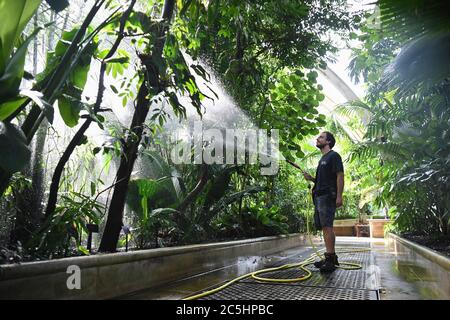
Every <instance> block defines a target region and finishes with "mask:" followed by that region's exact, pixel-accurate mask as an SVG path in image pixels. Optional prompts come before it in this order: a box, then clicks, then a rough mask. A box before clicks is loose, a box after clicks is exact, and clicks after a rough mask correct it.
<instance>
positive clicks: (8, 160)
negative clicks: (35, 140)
mask: <svg viewBox="0 0 450 320" xmlns="http://www.w3.org/2000/svg"><path fill="white" fill-rule="evenodd" d="M0 153H1V157H0V168H1V169H3V170H5V171H6V172H8V173H14V172H17V171H20V170H22V169H23V168H24V167H25V165H26V164H27V163H28V161H29V160H30V157H31V151H30V149H29V148H28V145H27V139H26V137H25V135H24V134H23V132H22V130H20V129H19V127H17V126H16V125H14V124H12V123H5V122H2V121H0Z"/></svg>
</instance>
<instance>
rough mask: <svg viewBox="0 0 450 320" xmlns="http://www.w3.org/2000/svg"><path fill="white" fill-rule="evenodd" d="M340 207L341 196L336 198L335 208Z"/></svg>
mask: <svg viewBox="0 0 450 320" xmlns="http://www.w3.org/2000/svg"><path fill="white" fill-rule="evenodd" d="M340 207H342V196H338V197H337V198H336V208H340Z"/></svg>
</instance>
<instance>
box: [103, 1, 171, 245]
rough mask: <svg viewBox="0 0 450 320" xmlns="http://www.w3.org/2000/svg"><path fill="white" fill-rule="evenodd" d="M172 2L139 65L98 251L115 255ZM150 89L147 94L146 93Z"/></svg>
mask: <svg viewBox="0 0 450 320" xmlns="http://www.w3.org/2000/svg"><path fill="white" fill-rule="evenodd" d="M174 5H175V0H166V1H165V3H164V10H163V14H162V21H161V22H160V28H158V32H157V34H156V35H154V37H153V39H154V41H153V46H152V54H151V55H150V56H142V57H141V60H142V64H143V65H144V66H145V69H146V70H145V71H146V72H145V73H146V75H145V77H144V80H143V81H142V84H141V86H140V88H139V92H138V96H137V103H136V108H135V110H134V114H133V120H132V121H131V127H130V132H131V134H130V135H128V137H127V140H126V141H125V144H124V146H123V153H122V156H121V159H120V165H119V169H118V170H117V175H116V178H117V181H120V182H119V183H117V184H116V186H115V187H114V193H113V196H112V199H111V203H110V205H109V210H108V219H107V221H106V226H105V230H104V232H103V236H102V240H101V243H100V247H99V251H101V252H114V251H116V246H117V241H118V240H119V235H120V230H121V228H122V219H123V209H124V207H125V199H126V196H127V191H128V184H129V181H130V176H131V172H132V170H133V166H134V162H135V160H136V158H137V152H138V147H139V144H140V142H141V139H142V132H143V124H144V122H145V119H146V117H147V114H148V112H149V109H150V102H149V99H148V95H149V94H152V95H157V94H159V93H161V92H162V91H163V89H164V87H163V86H162V84H161V83H160V74H159V73H158V68H157V67H156V66H157V63H156V61H159V60H161V59H162V52H163V48H164V44H165V41H166V37H167V32H168V30H169V26H170V20H171V18H172V13H173V11H174ZM149 89H150V91H149Z"/></svg>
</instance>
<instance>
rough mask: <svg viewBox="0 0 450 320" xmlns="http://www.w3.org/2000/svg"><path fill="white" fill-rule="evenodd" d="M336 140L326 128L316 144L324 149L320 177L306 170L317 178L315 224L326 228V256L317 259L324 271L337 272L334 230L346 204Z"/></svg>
mask: <svg viewBox="0 0 450 320" xmlns="http://www.w3.org/2000/svg"><path fill="white" fill-rule="evenodd" d="M335 143H336V140H335V139H334V136H333V135H332V134H331V133H330V132H328V131H324V132H322V133H321V134H320V135H319V137H318V138H317V140H316V146H317V148H319V149H320V151H321V152H322V158H321V159H320V161H319V164H318V166H317V170H316V177H312V176H311V175H310V174H308V173H306V172H303V176H304V177H305V179H306V180H309V181H313V182H314V189H313V199H314V206H315V212H314V224H315V226H316V228H317V229H322V232H323V237H324V240H325V248H326V253H325V260H321V261H318V262H315V263H314V265H315V266H316V267H317V268H320V271H321V272H333V271H334V270H335V269H336V266H338V265H339V262H338V258H337V255H336V253H335V246H334V245H335V239H336V236H335V234H334V231H333V222H334V215H335V213H336V208H339V207H341V206H342V192H343V191H344V166H343V164H342V159H341V156H340V155H339V154H338V153H337V152H335V151H333V150H331V149H333V147H334V144H335Z"/></svg>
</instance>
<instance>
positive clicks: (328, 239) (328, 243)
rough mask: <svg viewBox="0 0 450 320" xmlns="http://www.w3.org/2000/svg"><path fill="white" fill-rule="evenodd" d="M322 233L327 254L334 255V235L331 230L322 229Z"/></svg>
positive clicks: (328, 228)
mask: <svg viewBox="0 0 450 320" xmlns="http://www.w3.org/2000/svg"><path fill="white" fill-rule="evenodd" d="M322 231H323V239H324V241H325V248H326V250H327V253H334V244H335V242H336V235H335V234H334V230H333V228H330V227H323V228H322Z"/></svg>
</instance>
